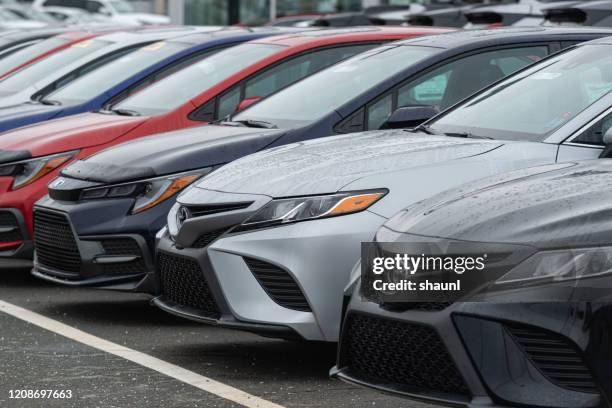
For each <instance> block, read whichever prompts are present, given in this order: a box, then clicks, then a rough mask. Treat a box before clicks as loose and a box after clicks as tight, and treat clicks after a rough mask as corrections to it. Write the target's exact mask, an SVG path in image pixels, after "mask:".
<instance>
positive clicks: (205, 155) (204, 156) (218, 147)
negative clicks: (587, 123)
mask: <svg viewBox="0 0 612 408" xmlns="http://www.w3.org/2000/svg"><path fill="white" fill-rule="evenodd" d="M283 134H284V131H282V130H278V129H253V128H246V127H235V126H216V125H204V126H198V127H195V128H189V129H184V130H179V131H174V132H168V133H162V134H158V135H155V136H150V137H145V138H142V139H138V140H134V141H131V142H127V143H123V144H121V145H119V146H115V147H113V148H111V149H108V150H105V151H102V152H100V153H98V154H95V155H93V156H91V157H89V158H88V159H86V160H80V161H77V162H75V163H74V164H72V165H71V166H68V167H67V168H65V169H64V170H63V171H62V174H63V175H65V176H68V177H72V178H77V179H81V180H88V181H97V182H103V183H116V182H122V181H128V180H133V179H138V178H144V177H153V176H158V175H164V174H171V173H178V172H182V171H187V170H193V169H198V168H204V167H209V166H214V165H219V164H224V163H227V162H230V161H233V160H235V159H237V158H240V157H242V156H246V155H248V154H250V153H253V152H256V151H258V150H261V149H263V148H264V147H265V146H267V145H269V144H270V143H272V142H273V141H274V140H276V139H277V138H279V137H280V136H282V135H283ZM136 153H137V154H136Z"/></svg>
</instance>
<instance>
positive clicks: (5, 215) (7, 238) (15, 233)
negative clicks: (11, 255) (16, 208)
mask: <svg viewBox="0 0 612 408" xmlns="http://www.w3.org/2000/svg"><path fill="white" fill-rule="evenodd" d="M4 228H11V230H10V231H6V232H0V242H15V241H21V240H22V239H23V237H22V236H21V230H20V227H19V221H17V217H16V216H15V214H13V213H11V212H8V211H0V230H1V229H4Z"/></svg>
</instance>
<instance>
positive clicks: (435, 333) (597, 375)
mask: <svg viewBox="0 0 612 408" xmlns="http://www.w3.org/2000/svg"><path fill="white" fill-rule="evenodd" d="M358 290H359V288H357V289H356V291H355V293H356V295H354V296H353V297H352V299H351V301H350V303H349V305H348V312H347V315H346V319H345V321H344V323H343V328H342V337H341V340H340V347H339V351H338V362H337V365H336V366H335V367H334V368H333V369H332V370H331V375H332V376H333V377H335V378H339V379H341V380H343V381H346V382H349V383H352V384H357V385H361V386H366V387H369V388H374V389H377V390H379V391H382V392H388V393H393V394H398V395H402V396H406V397H408V398H411V399H417V400H424V401H430V402H436V403H441V404H444V405H451V406H469V407H480V406H496V407H497V406H499V407H507V406H530V407H556V408H574V407H593V408H594V407H598V408H601V407H607V406H609V405H608V404H609V396H610V395H612V394H611V392H612V380H611V378H610V372H611V371H610V370H611V367H612V346H611V345H610V343H609V342H608V343H602V340H603V339H602V337H601V336H602V335H603V332H607V333H609V332H610V329H612V306H611V305H599V306H595V305H592V304H584V303H583V304H578V303H540V304H533V303H531V304H529V303H523V304H521V303H517V304H500V303H456V304H453V305H451V306H449V307H446V308H443V309H442V310H437V311H423V310H405V311H401V312H400V311H392V310H387V309H385V308H382V307H380V306H379V305H377V304H376V303H373V302H369V301H367V300H365V299H362V297H361V295H358V294H357V293H358V292H357V291H358ZM363 321H365V322H367V324H365V325H364V327H367V328H368V331H364V333H365V334H363V335H360V336H358V335H357V332H358V330H356V329H355V327H358V326H356V325H355V322H363ZM382 327H387V328H392V329H388V330H385V332H382V330H380V329H381V328H382ZM377 329H378V330H377ZM602 330H603V332H602ZM362 331H363V330H362ZM417 332H418V333H420V335H419V336H416V335H415V336H411V333H417ZM402 333H403V334H402ZM604 336H605V335H604ZM423 338H427V341H426V342H421V340H422V339H423ZM398 339H399V340H400V341H401V342H402V343H401V346H400V345H398V344H399V343H398V342H397V340H398ZM403 347H406V348H405V349H404V348H403ZM391 349H393V350H391ZM366 350H372V352H371V353H370V352H366ZM372 353H373V354H372ZM413 353H414V354H413ZM415 354H416V355H418V358H414V359H410V357H413V356H415ZM390 356H392V358H393V359H391V360H389V358H390ZM368 359H369V360H368ZM373 359H374V360H373ZM389 367H392V368H389ZM397 367H401V368H404V369H405V370H406V371H405V372H406V373H408V374H406V375H404V376H402V375H397V371H395V370H396V369H397ZM413 373H419V374H420V376H417V375H414V374H413ZM439 373H444V374H445V375H444V376H443V378H435V376H436V375H439Z"/></svg>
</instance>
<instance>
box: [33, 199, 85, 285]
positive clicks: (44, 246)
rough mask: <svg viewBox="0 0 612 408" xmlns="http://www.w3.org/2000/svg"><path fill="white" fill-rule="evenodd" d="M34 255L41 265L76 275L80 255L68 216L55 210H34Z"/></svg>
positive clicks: (78, 268) (79, 264) (79, 268)
mask: <svg viewBox="0 0 612 408" xmlns="http://www.w3.org/2000/svg"><path fill="white" fill-rule="evenodd" d="M34 242H35V244H36V257H37V259H38V262H39V263H40V264H41V265H42V266H47V267H49V268H52V269H55V270H57V271H62V272H68V273H72V274H74V275H78V273H79V272H80V270H81V255H80V253H79V248H78V246H77V242H76V239H75V238H74V234H73V233H72V228H71V226H70V222H69V221H68V218H67V217H66V216H65V215H64V214H59V213H56V212H50V211H44V210H35V211H34Z"/></svg>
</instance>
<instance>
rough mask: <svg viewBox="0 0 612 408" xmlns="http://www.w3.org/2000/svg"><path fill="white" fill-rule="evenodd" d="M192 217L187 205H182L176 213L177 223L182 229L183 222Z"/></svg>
mask: <svg viewBox="0 0 612 408" xmlns="http://www.w3.org/2000/svg"><path fill="white" fill-rule="evenodd" d="M189 217H191V213H190V212H189V209H188V208H187V207H183V206H181V207H180V208H179V209H178V212H177V213H176V224H177V227H178V228H179V229H180V228H181V227H182V226H183V223H184V222H185V221H186V220H188V219H189Z"/></svg>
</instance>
